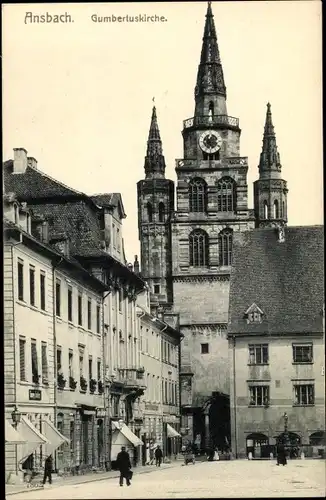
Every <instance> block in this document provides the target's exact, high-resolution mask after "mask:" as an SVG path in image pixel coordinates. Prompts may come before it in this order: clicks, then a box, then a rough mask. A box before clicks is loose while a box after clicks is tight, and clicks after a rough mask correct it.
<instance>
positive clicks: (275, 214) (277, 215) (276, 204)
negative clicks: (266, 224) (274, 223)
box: [273, 200, 280, 219]
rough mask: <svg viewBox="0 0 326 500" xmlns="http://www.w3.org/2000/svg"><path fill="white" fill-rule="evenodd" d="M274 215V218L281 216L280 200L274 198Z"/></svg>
mask: <svg viewBox="0 0 326 500" xmlns="http://www.w3.org/2000/svg"><path fill="white" fill-rule="evenodd" d="M273 217H274V219H279V217H280V211H279V208H278V200H274V204H273Z"/></svg>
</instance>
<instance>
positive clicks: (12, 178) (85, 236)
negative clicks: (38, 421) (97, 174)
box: [3, 148, 145, 468]
mask: <svg viewBox="0 0 326 500" xmlns="http://www.w3.org/2000/svg"><path fill="white" fill-rule="evenodd" d="M3 171H4V185H5V189H6V192H8V193H9V192H14V193H15V195H16V197H17V200H18V201H19V202H20V203H25V204H27V207H28V208H29V209H30V210H32V211H33V214H34V218H37V219H38V221H39V224H38V228H37V229H36V230H37V231H38V233H39V234H40V237H41V238H46V241H48V242H49V244H50V246H51V247H52V248H54V249H56V250H57V251H58V252H60V255H63V256H67V258H69V261H71V262H73V263H74V264H75V267H76V269H77V268H79V269H80V274H79V275H78V276H77V275H76V274H74V275H71V274H70V273H69V272H68V270H67V269H66V268H64V267H63V266H62V264H60V266H59V267H58V268H56V271H55V276H53V284H52V285H53V287H54V291H53V292H51V296H52V297H55V298H56V302H55V304H54V305H53V307H54V308H55V312H56V313H57V314H56V319H55V323H54V324H55V325H56V327H57V328H56V330H57V331H58V334H57V333H56V335H58V338H57V337H56V343H57V344H58V346H59V347H58V349H57V348H56V349H55V351H56V352H55V358H54V359H55V361H54V362H55V363H56V368H55V369H56V376H57V377H58V383H61V384H62V386H63V385H64V387H61V388H60V389H59V388H58V401H57V402H58V408H57V410H58V425H59V427H60V428H62V430H63V432H64V433H65V436H66V437H67V438H69V439H70V437H71V436H72V435H73V431H76V432H77V434H78V436H79V437H78V436H77V437H76V438H74V441H73V448H68V445H65V447H63V448H62V450H61V451H62V457H61V458H62V459H61V461H60V460H59V458H58V463H60V464H61V465H62V466H64V467H66V466H67V467H70V468H71V467H72V466H73V465H74V464H75V465H76V466H78V467H88V468H90V467H94V466H97V465H99V464H100V465H101V466H103V464H104V465H105V466H106V467H110V462H111V461H114V458H115V456H114V455H115V451H114V450H116V449H117V446H118V444H119V443H120V441H121V439H123V436H124V434H128V439H129V442H130V439H131V440H133V443H132V444H133V445H135V443H137V445H140V444H141V443H140V440H139V438H138V437H137V436H136V435H135V434H134V433H133V431H132V429H131V428H129V427H128V424H130V425H131V426H133V427H134V430H135V431H136V429H135V425H134V422H133V418H132V412H133V407H134V405H135V402H136V406H137V398H138V396H139V395H140V394H142V391H143V390H144V387H143V382H142V380H140V379H138V378H137V375H136V374H137V370H138V369H139V362H140V348H139V332H138V330H137V325H138V323H137V317H136V298H137V295H138V294H139V293H141V292H142V291H143V289H144V287H145V283H144V281H143V280H142V279H141V278H140V277H139V276H138V275H137V274H136V273H135V272H133V269H132V266H130V265H129V266H128V265H127V262H126V259H125V254H124V245H123V236H122V221H123V218H124V217H125V212H124V207H123V203H122V199H121V195H120V194H118V193H104V194H101V195H94V196H87V195H86V194H84V193H80V192H78V191H75V190H73V189H71V188H69V187H67V186H65V185H64V184H62V183H61V182H59V181H57V180H55V179H53V178H51V177H50V176H48V175H47V174H46V173H44V172H42V171H41V170H40V169H39V167H38V163H37V161H36V160H35V159H34V158H31V157H28V156H27V152H26V150H25V149H24V148H16V149H15V150H14V159H13V160H8V161H6V162H5V163H4V168H3ZM136 265H137V264H136ZM83 273H86V274H85V275H83ZM84 277H85V278H86V280H84ZM77 278H78V279H77ZM104 290H106V292H104V293H103V291H104ZM57 292H58V293H57ZM58 294H59V295H58ZM58 296H60V298H61V297H62V303H61V302H60V306H58V299H57V297H58ZM60 300H61V299H60ZM58 307H59V309H60V310H58ZM99 323H100V325H99ZM98 327H100V334H98ZM68 339H70V340H68ZM100 359H101V365H100V363H99V360H100ZM57 365H58V366H59V365H60V366H61V367H62V368H58V367H57ZM60 370H62V373H61V372H60ZM102 370H103V372H102ZM100 372H101V375H100ZM102 373H103V374H102ZM71 374H73V375H71ZM69 377H72V378H73V379H74V381H73V380H72V379H70V378H69ZM84 379H86V381H85V380H84ZM70 381H71V387H70ZM76 382H77V385H76V389H75V390H74V389H73V387H74V386H75V383H76ZM102 384H103V386H102ZM83 388H84V389H83ZM102 391H103V395H102V394H101V393H102ZM76 395H78V398H76ZM72 407H73V408H74V409H72ZM68 413H69V415H68ZM119 421H121V422H123V424H124V426H126V427H123V429H122V424H118V423H117V422H119ZM81 422H83V423H81ZM120 427H121V429H120ZM127 427H128V430H127V429H126V428H127ZM103 429H104V432H103ZM139 432H140V429H138V433H139ZM124 437H125V436H124ZM96 439H98V441H99V442H101V443H102V439H103V446H102V445H101V446H100V452H98V451H95V450H94V449H95V448H96V447H97V445H96ZM126 439H127V438H126ZM86 442H87V443H88V444H86ZM111 448H112V449H111ZM132 449H133V447H132ZM77 450H79V451H77ZM111 452H112V453H113V455H112V453H111ZM111 455H112V456H111ZM72 456H73V457H74V464H73V463H72V461H71V457H72Z"/></svg>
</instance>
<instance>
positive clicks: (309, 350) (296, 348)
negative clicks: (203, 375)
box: [200, 342, 313, 365]
mask: <svg viewBox="0 0 326 500" xmlns="http://www.w3.org/2000/svg"><path fill="white" fill-rule="evenodd" d="M200 348H201V354H209V344H208V343H204V344H201V345H200ZM248 350H249V361H248V362H249V365H268V363H269V346H268V344H250V345H249V346H248ZM292 359H293V363H312V362H313V344H312V343H308V342H307V343H302V344H292Z"/></svg>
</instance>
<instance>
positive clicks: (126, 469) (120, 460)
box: [117, 446, 131, 486]
mask: <svg viewBox="0 0 326 500" xmlns="http://www.w3.org/2000/svg"><path fill="white" fill-rule="evenodd" d="M117 467H118V469H119V471H120V479H119V484H120V486H123V478H125V480H126V483H127V486H130V479H131V462H130V457H129V453H128V452H127V451H126V447H125V446H122V447H121V451H120V452H119V453H118V456H117Z"/></svg>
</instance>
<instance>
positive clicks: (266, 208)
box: [263, 201, 268, 219]
mask: <svg viewBox="0 0 326 500" xmlns="http://www.w3.org/2000/svg"><path fill="white" fill-rule="evenodd" d="M263 207H264V219H268V203H267V201H264V205H263Z"/></svg>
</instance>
